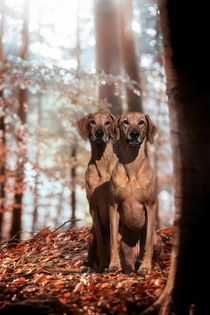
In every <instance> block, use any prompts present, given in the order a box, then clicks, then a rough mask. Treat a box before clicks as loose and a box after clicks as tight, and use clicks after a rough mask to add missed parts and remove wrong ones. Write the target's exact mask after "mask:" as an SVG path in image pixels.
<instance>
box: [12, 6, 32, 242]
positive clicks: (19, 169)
mask: <svg viewBox="0 0 210 315" xmlns="http://www.w3.org/2000/svg"><path fill="white" fill-rule="evenodd" d="M23 6H24V12H23V29H22V48H21V52H20V57H21V58H22V59H24V60H27V59H28V37H29V36H28V23H29V21H28V19H29V12H28V11H29V7H28V6H29V4H28V1H27V0H25V1H24V3H23ZM26 97H27V91H26V90H22V89H19V95H18V101H19V108H18V116H19V118H20V121H21V124H25V123H26V111H25V108H24V105H25V102H26ZM23 145H24V143H23V139H22V137H18V139H17V147H18V151H20V150H21V151H22V148H23ZM24 162H25V155H24V153H23V152H22V153H21V154H19V156H18V160H17V166H16V179H15V190H16V192H15V196H14V203H15V205H14V208H13V213H12V225H11V230H10V237H13V236H14V235H16V234H17V237H16V240H17V241H19V240H20V233H18V232H19V231H21V217H22V206H23V191H24V183H23V182H24Z"/></svg>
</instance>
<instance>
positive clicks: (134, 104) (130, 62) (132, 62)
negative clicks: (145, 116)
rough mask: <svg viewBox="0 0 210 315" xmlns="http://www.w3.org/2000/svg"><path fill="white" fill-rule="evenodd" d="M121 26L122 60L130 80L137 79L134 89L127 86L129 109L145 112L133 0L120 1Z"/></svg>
mask: <svg viewBox="0 0 210 315" xmlns="http://www.w3.org/2000/svg"><path fill="white" fill-rule="evenodd" d="M120 15H121V16H120V28H121V34H120V35H121V45H122V60H123V66H124V72H125V74H126V75H128V77H129V79H130V80H133V81H136V84H135V85H134V89H129V88H126V94H127V107H128V110H129V111H137V112H143V108H142V97H141V93H142V91H141V85H140V77H139V63H138V59H137V56H136V51H135V41H134V34H133V31H132V21H133V6H132V0H122V1H121V3H120Z"/></svg>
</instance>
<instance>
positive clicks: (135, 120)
mask: <svg viewBox="0 0 210 315" xmlns="http://www.w3.org/2000/svg"><path fill="white" fill-rule="evenodd" d="M117 128H118V129H119V134H120V139H123V141H125V142H126V143H127V144H129V145H130V146H140V145H141V144H142V142H143V141H144V139H145V138H146V140H148V141H149V142H150V143H151V144H153V143H154V136H155V133H156V131H157V128H156V127H155V125H154V124H153V122H152V121H151V119H150V117H149V115H144V114H142V113H139V112H129V113H126V114H124V115H122V116H120V117H119V118H118V121H117Z"/></svg>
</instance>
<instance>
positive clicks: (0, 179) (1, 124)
mask: <svg viewBox="0 0 210 315" xmlns="http://www.w3.org/2000/svg"><path fill="white" fill-rule="evenodd" d="M3 34H4V1H2V3H1V24H0V62H3V60H4V58H3ZM1 75H2V74H1V72H0V79H1ZM0 102H1V104H0V106H1V107H2V109H3V113H4V112H5V110H4V106H5V104H4V101H3V90H0ZM5 131H6V128H5V119H4V114H3V115H2V116H0V240H1V239H2V228H3V215H4V204H5V181H6V168H5V163H6V150H5V149H6V148H5V146H6V139H5Z"/></svg>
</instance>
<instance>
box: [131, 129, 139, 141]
mask: <svg viewBox="0 0 210 315" xmlns="http://www.w3.org/2000/svg"><path fill="white" fill-rule="evenodd" d="M130 137H131V138H132V139H137V138H138V137H139V132H138V130H137V129H133V130H131V132H130Z"/></svg>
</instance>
